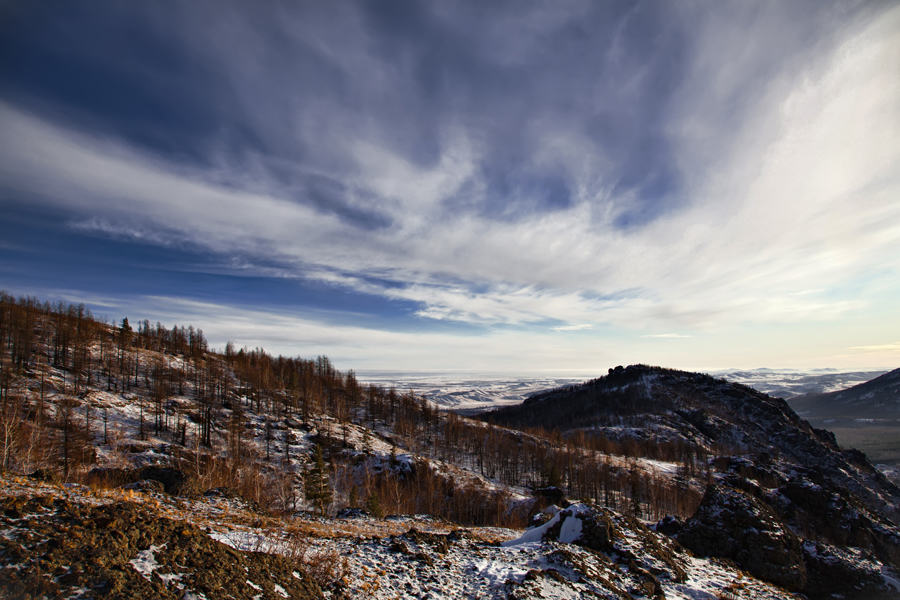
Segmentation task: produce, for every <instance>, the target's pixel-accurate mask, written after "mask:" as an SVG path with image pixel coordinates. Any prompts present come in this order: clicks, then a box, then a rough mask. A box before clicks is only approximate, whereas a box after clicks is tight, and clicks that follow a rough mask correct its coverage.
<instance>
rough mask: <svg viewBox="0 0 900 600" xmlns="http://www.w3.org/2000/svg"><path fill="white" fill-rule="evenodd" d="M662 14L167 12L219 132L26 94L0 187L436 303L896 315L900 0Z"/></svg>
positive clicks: (130, 232) (99, 219)
mask: <svg viewBox="0 0 900 600" xmlns="http://www.w3.org/2000/svg"><path fill="white" fill-rule="evenodd" d="M647 6H648V5H636V6H632V5H630V4H629V5H628V6H627V7H625V8H624V9H622V8H621V7H619V6H617V5H613V4H611V3H610V4H608V5H607V4H592V3H578V2H573V3H565V4H561V5H559V6H557V5H554V6H547V5H543V6H542V5H537V6H535V7H531V8H528V9H523V10H521V11H518V10H517V11H514V12H509V11H504V10H501V9H491V8H484V9H483V10H484V11H486V12H485V14H482V15H479V16H474V15H473V14H472V13H470V12H468V11H460V10H448V9H445V8H435V9H433V10H432V9H430V8H428V7H423V6H418V7H413V8H410V10H409V12H408V14H404V15H391V14H385V13H380V12H378V11H374V12H373V11H372V10H371V8H372V7H371V6H369V5H367V4H362V5H356V4H352V3H339V5H334V6H330V5H329V6H324V7H322V6H320V7H318V8H315V9H313V8H309V9H304V10H300V11H299V12H295V11H293V10H288V9H284V10H279V11H275V12H271V13H267V12H264V11H261V13H260V14H258V15H256V14H254V15H248V14H247V13H246V12H245V11H243V10H242V9H241V6H240V4H233V5H229V6H228V8H227V9H224V10H221V11H219V10H211V5H208V4H203V3H198V4H196V5H193V4H192V6H191V7H186V8H184V9H183V10H184V11H185V14H184V19H183V20H178V19H176V20H175V21H174V22H175V23H176V24H175V25H173V24H172V23H171V22H167V21H165V20H164V19H162V17H161V15H160V14H159V13H155V12H153V10H152V9H147V10H149V11H150V13H148V14H150V17H151V18H149V19H148V20H147V22H148V23H149V25H148V27H154V28H157V29H158V31H165V32H167V33H168V34H171V36H173V37H174V38H175V39H177V44H178V45H179V47H181V48H182V50H183V51H184V52H185V55H186V56H190V57H191V58H192V59H193V60H195V61H197V62H198V63H199V64H202V65H203V66H204V73H205V76H206V77H207V78H208V79H209V81H211V82H213V83H214V85H213V84H210V85H209V86H208V89H207V88H206V87H203V86H198V87H196V88H195V87H193V86H192V87H191V88H190V89H191V94H196V98H194V99H193V101H196V102H197V103H199V104H203V105H208V106H209V115H210V116H209V118H210V119H213V121H214V123H213V125H212V126H211V127H210V130H212V131H217V132H219V133H216V134H207V135H200V134H197V135H195V136H193V137H191V138H190V139H187V140H184V141H183V143H184V147H183V148H181V149H182V150H183V152H181V153H177V152H165V151H160V150H159V149H158V148H154V147H152V145H151V144H148V143H145V142H141V141H140V140H138V139H137V138H138V137H139V136H137V135H135V134H134V133H133V132H131V131H123V130H121V129H117V128H116V127H115V124H114V123H110V122H109V121H104V120H103V117H102V115H100V111H99V109H97V114H93V115H92V116H91V118H86V117H85V116H84V114H81V113H78V112H77V111H74V112H73V111H71V110H61V109H58V110H54V109H53V105H52V104H49V105H48V104H43V105H40V106H37V107H36V108H34V109H25V108H23V106H25V104H23V103H21V102H16V101H15V100H14V99H7V100H6V101H4V102H3V103H0V125H2V129H3V131H4V132H6V134H5V135H4V139H5V140H7V141H5V142H0V182H2V186H3V188H4V189H5V190H6V191H7V192H8V194H7V198H8V197H11V195H13V194H18V195H21V197H27V198H28V200H27V201H28V202H35V203H38V204H40V205H41V206H43V207H44V208H45V209H46V210H48V211H55V212H60V213H64V214H65V215H66V218H67V219H68V220H69V222H70V223H71V224H72V226H73V227H77V228H79V229H80V230H82V231H84V232H89V233H92V234H94V235H104V236H109V237H113V238H116V239H132V240H134V241H139V242H142V243H154V244H159V245H178V244H188V243H189V244H194V245H196V246H197V247H201V248H204V249H206V250H208V251H211V252H213V253H215V254H216V255H218V256H220V257H221V261H220V264H222V265H231V266H232V267H233V268H234V269H235V270H236V271H246V270H247V268H248V266H250V268H252V265H260V264H265V265H266V269H267V270H265V271H263V270H261V271H260V274H261V275H264V276H286V277H297V278H307V279H312V280H316V281H321V282H324V283H326V284H328V285H330V286H336V287H342V288H345V289H348V290H352V291H355V292H359V293H363V294H370V295H377V296H381V297H384V298H387V299H389V300H396V301H402V302H411V303H413V304H415V305H416V306H417V307H418V308H417V309H416V310H413V311H411V314H412V315H413V316H415V317H417V318H419V319H421V320H425V321H427V320H435V321H438V320H439V321H444V322H462V323H470V324H477V325H480V326H490V325H506V326H518V327H526V326H531V325H535V324H539V325H540V326H542V327H544V328H546V323H548V322H561V323H565V325H561V326H559V327H554V328H553V329H555V330H557V331H568V330H575V328H578V327H583V325H579V324H583V323H595V324H597V327H598V328H599V327H601V326H602V325H604V324H615V325H617V326H622V327H626V328H631V329H633V330H639V331H646V330H648V329H649V330H651V331H653V330H656V331H667V330H682V331H683V330H689V329H692V328H706V329H711V328H715V327H722V326H725V325H732V324H747V323H750V324H752V323H795V322H805V321H817V322H828V321H835V320H838V319H841V318H844V317H846V316H847V315H859V314H862V313H863V312H865V311H872V310H873V309H874V308H876V307H877V306H880V305H881V304H880V301H879V298H883V297H887V296H889V295H890V292H892V291H895V290H896V288H897V284H896V283H891V282H892V281H894V282H896V281H898V280H900V278H898V277H897V271H898V270H900V264H898V260H900V259H898V257H900V205H898V204H897V203H896V201H895V200H894V199H895V198H896V197H897V195H898V193H900V178H898V175H897V173H900V147H898V145H897V143H896V140H897V139H900V111H898V108H897V107H898V106H900V87H898V78H897V76H896V73H898V72H900V64H898V60H900V59H898V54H897V52H896V48H897V47H898V44H900V41H898V33H897V32H898V31H900V27H898V23H900V16H898V15H900V10H898V9H893V10H891V11H889V12H884V13H879V14H874V15H873V14H870V13H867V12H865V11H862V12H860V13H856V12H853V11H851V10H849V9H844V8H842V6H843V5H840V4H834V5H832V4H827V5H825V6H824V7H823V8H816V9H815V10H814V9H813V8H814V7H818V6H819V5H818V4H817V3H813V4H802V5H801V4H798V5H793V4H791V5H767V6H766V7H765V8H761V9H756V8H754V9H750V8H743V7H739V6H736V5H723V6H720V7H716V8H715V9H714V10H711V11H706V10H703V11H700V10H696V9H693V8H691V7H685V6H683V5H654V6H655V7H656V8H652V9H651V8H647ZM141 10H143V9H141ZM385 10H387V9H385ZM805 11H809V19H796V18H793V19H792V18H788V17H791V15H793V16H794V17H796V16H797V14H798V13H803V14H804V15H806V12H805ZM401 16H402V17H403V18H402V19H401V18H400V17H401ZM676 17H677V18H676ZM206 19H209V21H208V26H204V27H199V28H198V27H197V23H201V22H204V20H206ZM138 20H139V19H138ZM179 23H183V25H179ZM848 23H849V25H848ZM182 27H183V29H182ZM795 29H796V31H794V30H795ZM334 40H340V43H335V42H334ZM73 52H75V53H76V54H77V53H87V52H91V49H90V48H82V47H78V46H73ZM109 54H110V55H109V56H108V57H100V56H99V55H91V60H97V61H101V60H103V61H115V60H116V56H115V53H109ZM584 57H590V60H585V58H584ZM119 66H121V65H119ZM124 71H127V70H124ZM153 77H166V76H165V75H161V74H159V73H155V72H154V74H153ZM172 77H175V78H176V79H173V80H169V81H167V86H165V89H173V90H174V89H178V85H177V84H179V83H181V82H182V81H183V80H182V79H178V78H177V77H178V75H177V73H176V74H175V75H172ZM192 98H193V96H192ZM48 102H49V101H48ZM48 106H50V108H48ZM32 110H33V112H32ZM84 110H85V111H86V112H88V113H91V110H90V108H85V109H84ZM104 114H105V113H104ZM98 121H99V123H100V125H98ZM164 125H166V126H167V127H164V128H163V131H164V132H168V131H171V130H174V129H175V128H176V127H175V126H174V125H172V124H171V123H164ZM126 129H127V128H126ZM179 139H181V138H179ZM10 140H12V141H10ZM235 140H236V141H235ZM186 157H187V158H186ZM4 202H6V203H7V204H10V203H11V202H12V201H10V200H8V199H7V200H4ZM270 333H271V334H272V335H276V332H275V331H274V330H272V331H270ZM655 335H658V336H669V337H673V336H675V334H655ZM685 335H687V334H685ZM645 337H652V336H645ZM369 339H370V340H371V341H372V342H373V343H374V342H376V341H377V338H375V337H372V338H369ZM394 341H395V342H397V343H399V342H402V341H405V340H399V339H398V340H394Z"/></svg>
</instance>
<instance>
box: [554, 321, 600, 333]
mask: <svg viewBox="0 0 900 600" xmlns="http://www.w3.org/2000/svg"><path fill="white" fill-rule="evenodd" d="M593 328H594V326H593V325H591V324H590V323H582V324H581V325H560V326H558V327H551V328H550V329H552V330H553V331H585V330H586V329H593Z"/></svg>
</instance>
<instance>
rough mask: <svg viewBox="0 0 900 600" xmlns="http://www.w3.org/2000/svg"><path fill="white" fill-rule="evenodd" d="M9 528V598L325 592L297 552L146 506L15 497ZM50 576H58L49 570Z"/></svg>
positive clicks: (1, 559) (1, 563) (0, 550)
mask: <svg viewBox="0 0 900 600" xmlns="http://www.w3.org/2000/svg"><path fill="white" fill-rule="evenodd" d="M0 509H3V512H2V516H0V528H3V529H4V530H5V531H15V532H17V533H15V534H11V535H8V536H7V537H0V598H28V597H32V598H40V597H49V598H66V597H73V596H74V595H76V594H81V593H82V592H80V591H79V590H82V591H83V590H90V597H93V598H118V599H123V600H124V599H138V598H160V599H172V600H176V599H178V600H180V599H181V598H186V597H205V598H207V599H208V600H214V599H219V598H221V599H224V598H234V599H241V598H244V599H247V600H250V599H251V598H262V599H264V600H281V598H284V597H290V598H298V599H311V598H322V597H323V596H322V592H321V590H320V589H319V587H318V585H317V584H316V583H315V582H314V581H312V580H311V579H310V578H309V576H308V575H306V574H305V573H304V572H303V569H302V568H300V567H299V566H298V565H297V564H296V563H293V562H292V561H290V560H288V559H287V558H285V557H283V556H279V555H273V554H263V553H258V552H240V551H237V550H234V549H232V548H230V547H228V546H226V545H225V544H222V543H220V542H218V541H215V540H213V539H211V538H210V537H209V536H207V535H206V533H205V532H204V531H202V530H200V529H199V528H197V527H196V526H194V525H192V524H190V523H187V522H185V521H175V520H171V519H167V518H163V517H160V516H159V514H158V513H155V512H152V511H151V510H148V509H147V508H146V507H143V506H141V505H138V504H133V503H128V502H120V503H115V504H108V505H105V506H88V505H80V504H74V503H70V502H68V501H67V500H65V499H62V498H55V499H53V498H47V497H34V498H24V497H20V498H6V499H4V500H3V501H2V503H0ZM48 575H49V576H48Z"/></svg>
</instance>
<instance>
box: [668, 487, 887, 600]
mask: <svg viewBox="0 0 900 600" xmlns="http://www.w3.org/2000/svg"><path fill="white" fill-rule="evenodd" d="M726 480H727V482H728V484H725V483H723V482H721V481H720V482H719V483H716V484H713V485H710V486H709V487H708V488H707V490H706V494H705V495H704V497H703V501H702V502H701V504H700V507H699V508H698V509H697V512H696V513H695V514H694V516H693V517H691V518H690V519H688V520H687V521H686V522H685V523H684V524H679V523H676V522H674V521H672V520H669V521H666V522H661V523H660V525H659V526H658V527H657V529H661V530H665V531H666V532H667V533H670V534H673V535H674V537H675V538H676V539H677V540H678V541H679V542H681V543H682V544H683V545H684V546H686V547H687V548H689V549H690V550H692V551H693V552H695V553H696V554H698V555H700V556H707V557H718V558H725V559H728V560H731V561H734V563H736V564H737V565H738V566H739V567H740V568H742V569H745V570H746V571H748V572H749V573H750V574H751V575H753V576H755V577H758V578H760V579H763V580H765V581H769V582H771V583H774V584H776V585H780V586H782V587H784V588H785V589H787V590H790V591H793V592H800V593H802V594H803V595H804V596H805V597H807V598H810V599H819V598H822V599H825V598H833V597H836V596H834V594H839V597H841V598H845V599H859V600H870V599H876V598H900V592H898V590H897V589H895V587H892V586H891V584H890V583H889V582H888V581H887V580H886V579H885V572H884V569H885V566H888V567H896V563H895V561H894V560H893V559H894V557H895V556H896V555H895V544H896V541H895V540H894V533H893V530H892V528H890V527H889V526H887V525H886V524H883V523H881V522H880V520H879V519H878V518H877V517H876V516H874V515H871V514H869V515H868V516H867V513H866V511H865V509H864V508H863V507H862V506H861V505H857V506H856V507H855V509H850V508H849V506H848V505H847V504H846V503H845V502H844V501H843V499H842V497H841V495H840V494H838V493H837V492H833V491H832V492H829V491H827V490H825V489H823V488H822V487H820V486H817V485H815V484H810V483H808V482H806V483H803V484H801V483H799V482H797V483H791V484H789V485H785V486H782V487H780V488H778V489H777V490H775V491H774V492H772V493H769V494H768V495H766V494H764V492H763V490H762V489H760V488H759V487H758V486H756V485H755V484H754V483H752V482H750V481H747V480H741V479H737V478H735V477H730V478H726ZM729 484H730V485H729ZM732 485H736V486H740V488H741V489H738V488H737V487H732ZM816 512H818V513H819V514H818V517H819V518H818V519H817V520H816V521H813V520H812V517H811V515H813V514H814V513H816ZM798 515H806V516H807V518H808V520H807V521H806V522H807V523H808V522H822V521H821V519H822V517H825V518H826V519H827V522H828V523H829V527H819V528H818V529H816V530H812V531H809V530H807V531H806V533H807V534H808V535H809V534H811V535H815V536H816V538H817V539H816V540H813V541H810V540H806V541H804V540H803V539H801V538H800V537H799V536H798V535H797V534H796V533H794V530H797V529H799V527H798V525H797V524H798V523H799V522H800V520H799V519H798ZM870 517H871V518H870ZM788 525H790V527H789V526H788ZM829 541H831V542H832V543H829ZM834 542H837V543H834ZM888 577H889V578H890V575H888Z"/></svg>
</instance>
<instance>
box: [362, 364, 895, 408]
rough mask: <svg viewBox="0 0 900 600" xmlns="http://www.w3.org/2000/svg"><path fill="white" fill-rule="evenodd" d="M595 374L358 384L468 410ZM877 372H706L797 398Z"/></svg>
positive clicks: (399, 378) (381, 374) (433, 376)
mask: <svg viewBox="0 0 900 600" xmlns="http://www.w3.org/2000/svg"><path fill="white" fill-rule="evenodd" d="M606 371H607V370H606V368H598V369H597V371H596V372H584V373H582V372H574V371H573V372H559V373H501V372H477V371H428V372H425V371H359V372H358V373H357V376H358V378H359V380H360V381H364V382H366V383H374V384H376V385H380V386H384V387H387V388H389V387H391V386H393V387H395V388H396V389H397V391H398V392H400V393H405V392H408V391H413V392H415V393H416V394H417V395H423V396H425V397H427V398H428V399H429V400H430V401H431V402H433V403H434V404H436V405H438V406H440V407H442V408H446V409H450V410H457V411H467V412H474V411H478V410H490V409H492V408H495V407H498V406H506V405H510V404H519V403H521V402H523V401H524V400H525V399H526V398H528V397H529V396H531V395H532V394H535V393H537V392H541V391H544V390H548V389H553V388H557V387H561V386H565V385H574V384H578V383H582V382H585V381H588V380H590V379H595V378H597V377H600V376H601V375H605V374H606ZM886 372H887V370H886V369H882V370H862V371H860V370H857V371H845V370H840V369H812V370H798V369H765V368H764V369H749V370H745V369H725V370H720V371H712V372H710V373H709V374H710V375H713V376H714V377H722V378H724V379H726V380H728V381H733V382H735V383H741V384H743V385H746V386H749V387H752V388H754V389H756V390H759V391H760V392H764V393H767V394H770V395H773V396H779V397H782V398H791V397H793V396H798V395H800V394H808V393H822V392H833V391H836V390H842V389H846V388H848V387H852V386H854V385H857V384H860V383H864V382H866V381H870V380H872V379H875V378H876V377H878V376H879V375H883V374H884V373H886Z"/></svg>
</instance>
